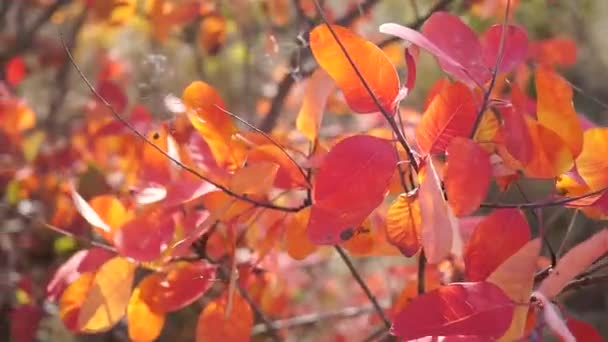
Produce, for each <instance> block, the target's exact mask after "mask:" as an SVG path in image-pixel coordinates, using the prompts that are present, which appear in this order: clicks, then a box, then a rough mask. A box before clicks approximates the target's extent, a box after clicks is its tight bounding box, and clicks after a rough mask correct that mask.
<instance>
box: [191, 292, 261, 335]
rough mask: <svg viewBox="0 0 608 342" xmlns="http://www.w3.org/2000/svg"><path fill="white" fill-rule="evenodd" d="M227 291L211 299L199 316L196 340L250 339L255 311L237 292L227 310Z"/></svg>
mask: <svg viewBox="0 0 608 342" xmlns="http://www.w3.org/2000/svg"><path fill="white" fill-rule="evenodd" d="M227 297H228V296H227V293H224V294H223V295H222V296H220V297H218V298H216V299H214V300H213V301H211V302H210V303H209V304H207V306H205V309H203V311H202V312H201V314H200V315H199V316H198V323H197V325H196V342H204V341H213V342H215V341H225V342H233V341H234V342H243V341H249V340H250V335H251V329H252V328H253V312H252V311H251V307H250V306H249V303H247V301H245V299H243V297H241V295H240V294H239V293H238V292H235V293H234V295H233V297H232V307H231V308H230V311H229V312H228V311H227V306H228V298H227Z"/></svg>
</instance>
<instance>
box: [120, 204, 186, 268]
mask: <svg viewBox="0 0 608 342" xmlns="http://www.w3.org/2000/svg"><path fill="white" fill-rule="evenodd" d="M174 225H175V224H174V222H173V218H172V217H171V216H170V215H166V214H162V213H161V215H158V213H156V212H151V213H148V214H147V215H141V216H139V217H137V218H135V219H133V220H131V221H129V222H127V223H125V224H124V225H123V226H122V227H121V228H120V229H119V230H117V231H116V233H115V235H114V245H115V246H116V249H117V250H118V252H119V253H120V254H121V255H123V256H125V257H129V258H132V259H134V260H137V261H140V262H146V261H152V260H154V259H156V258H158V257H159V256H160V255H161V253H162V251H164V250H165V249H166V248H167V247H168V244H169V242H171V239H172V237H173V230H174Z"/></svg>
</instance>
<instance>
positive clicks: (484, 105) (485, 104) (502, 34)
mask: <svg viewBox="0 0 608 342" xmlns="http://www.w3.org/2000/svg"><path fill="white" fill-rule="evenodd" d="M510 9H511V0H507V8H506V9H505V17H504V20H503V23H502V31H501V32H500V44H499V45H498V55H497V58H496V64H495V65H494V68H493V69H492V79H491V80H490V86H489V87H488V89H487V90H486V92H485V93H484V94H483V102H482V104H481V107H480V108H479V112H478V113H477V117H475V123H474V124H473V129H472V130H471V136H470V138H471V139H473V138H474V137H475V133H476V132H477V128H478V127H479V124H480V123H481V119H482V118H483V113H484V112H485V111H486V108H487V107H488V100H489V99H490V94H491V93H492V90H493V89H494V85H495V84H496V76H497V75H498V68H499V67H500V64H501V63H502V58H503V52H504V51H503V50H504V47H505V36H506V31H507V23H508V21H509V10H510Z"/></svg>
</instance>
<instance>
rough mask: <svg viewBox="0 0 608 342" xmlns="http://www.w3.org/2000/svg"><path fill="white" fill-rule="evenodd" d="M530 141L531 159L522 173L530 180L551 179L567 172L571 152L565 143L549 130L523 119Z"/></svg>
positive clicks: (571, 162) (570, 163) (570, 160)
mask: <svg viewBox="0 0 608 342" xmlns="http://www.w3.org/2000/svg"><path fill="white" fill-rule="evenodd" d="M525 120H526V124H527V125H528V129H529V132H530V138H531V140H532V158H530V161H529V162H528V164H527V165H525V168H524V172H525V174H526V175H527V176H529V177H531V178H553V177H557V176H558V175H560V174H562V173H564V172H566V171H568V170H569V169H570V168H571V167H572V164H573V159H572V152H570V149H569V148H568V145H567V144H566V143H565V141H564V140H563V139H562V138H560V136H559V135H557V133H555V132H553V131H552V130H551V129H549V128H546V127H545V126H543V125H541V124H539V123H537V122H536V121H534V120H533V119H530V118H529V117H525Z"/></svg>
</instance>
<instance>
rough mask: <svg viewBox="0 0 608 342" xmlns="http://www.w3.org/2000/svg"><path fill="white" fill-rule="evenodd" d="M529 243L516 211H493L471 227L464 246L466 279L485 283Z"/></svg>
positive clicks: (518, 213) (521, 216)
mask: <svg viewBox="0 0 608 342" xmlns="http://www.w3.org/2000/svg"><path fill="white" fill-rule="evenodd" d="M529 240H530V227H529V226H528V222H527V221H526V218H525V217H524V216H523V214H522V213H521V212H520V211H519V210H518V209H497V210H494V211H493V212H492V213H490V215H488V216H486V217H485V218H484V219H483V220H482V221H481V222H480V223H479V224H478V225H477V227H475V231H474V232H473V235H472V236H471V238H470V239H469V241H468V243H467V245H466V246H465V250H464V262H465V266H466V275H467V279H468V280H470V281H482V280H485V279H486V278H487V277H488V276H489V275H490V274H492V272H494V271H495V270H496V268H497V267H498V266H499V265H501V264H502V263H503V262H505V260H507V259H508V258H509V257H510V256H511V255H513V254H514V253H515V252H517V251H518V250H519V249H520V248H521V247H522V246H524V245H525V244H526V242H528V241H529ZM496 241H500V243H496Z"/></svg>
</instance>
